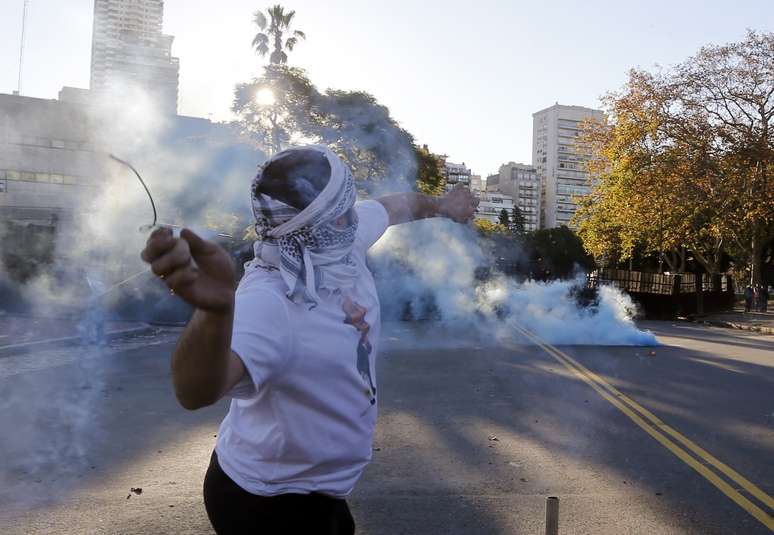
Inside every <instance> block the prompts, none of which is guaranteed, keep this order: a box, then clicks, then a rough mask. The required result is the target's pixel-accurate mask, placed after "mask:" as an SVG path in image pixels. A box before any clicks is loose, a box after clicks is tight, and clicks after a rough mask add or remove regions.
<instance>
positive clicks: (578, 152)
mask: <svg viewBox="0 0 774 535" xmlns="http://www.w3.org/2000/svg"><path fill="white" fill-rule="evenodd" d="M589 119H591V120H596V121H604V114H603V113H602V112H601V111H600V110H594V109H591V108H584V107H582V106H564V105H560V104H555V105H554V106H551V107H549V108H546V109H544V110H541V111H539V112H536V113H534V114H533V115H532V165H534V166H535V168H536V170H537V176H538V179H539V180H540V184H541V197H540V227H541V228H555V227H559V226H562V225H566V226H570V220H571V219H572V217H573V215H574V214H575V210H576V209H577V204H576V202H575V198H576V197H578V196H583V195H588V194H589V193H590V191H591V178H592V177H590V176H589V173H588V170H587V168H586V162H587V161H588V159H589V154H588V151H587V150H586V149H585V148H584V147H583V146H582V144H581V143H580V142H579V140H578V135H579V133H580V127H581V123H582V122H583V121H585V120H589Z"/></svg>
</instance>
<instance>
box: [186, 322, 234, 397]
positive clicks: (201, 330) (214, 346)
mask: <svg viewBox="0 0 774 535" xmlns="http://www.w3.org/2000/svg"><path fill="white" fill-rule="evenodd" d="M233 323H234V313H233V310H232V311H230V312H228V313H212V312H206V311H203V310H199V309H197V310H196V311H195V312H194V315H193V317H192V318H191V321H189V322H188V325H187V326H186V328H185V330H184V331H183V333H182V335H181V336H180V340H179V341H178V343H177V347H176V348H175V351H174V353H173V354H172V381H173V383H174V385H175V395H176V396H177V399H178V401H179V402H180V404H181V405H182V406H183V407H185V408H186V409H198V408H201V407H204V406H207V405H211V404H213V403H215V402H216V401H217V400H218V399H219V398H220V396H221V394H222V392H223V389H224V384H225V383H226V377H227V371H228V358H229V354H230V352H231V330H232V328H233Z"/></svg>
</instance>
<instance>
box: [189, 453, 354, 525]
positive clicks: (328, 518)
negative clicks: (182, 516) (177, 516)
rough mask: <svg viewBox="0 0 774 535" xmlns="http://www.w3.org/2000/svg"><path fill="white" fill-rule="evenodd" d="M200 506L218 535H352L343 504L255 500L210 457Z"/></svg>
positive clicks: (309, 497)
mask: <svg viewBox="0 0 774 535" xmlns="http://www.w3.org/2000/svg"><path fill="white" fill-rule="evenodd" d="M204 505H205V507H206V508H207V516H209V517H210V522H211V523H212V527H213V528H215V532H216V533H217V534H218V535H353V534H354V533H355V521H354V520H353V519H352V515H351V514H350V512H349V507H347V502H346V501H344V500H343V499H340V498H332V497H330V496H325V495H324V494H319V493H312V494H280V495H279V496H256V495H255V494H250V493H249V492H247V491H246V490H244V489H242V487H240V486H239V485H237V484H236V483H234V481H233V480H232V479H231V478H230V477H228V476H227V475H226V473H225V472H224V471H223V470H222V469H221V468H220V465H219V464H218V456H217V455H216V454H215V452H213V453H212V459H210V467H209V468H208V469H207V475H206V476H205V477H204Z"/></svg>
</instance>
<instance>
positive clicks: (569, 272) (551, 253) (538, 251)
mask: <svg viewBox="0 0 774 535" xmlns="http://www.w3.org/2000/svg"><path fill="white" fill-rule="evenodd" d="M525 248H526V249H527V251H529V255H530V271H531V274H532V276H533V277H534V278H536V279H538V280H551V279H566V278H569V277H572V276H573V275H575V272H576V271H577V270H578V269H580V270H582V271H585V272H589V271H591V270H593V269H594V268H595V267H596V265H595V263H594V259H593V258H592V257H591V255H590V254H588V253H587V252H586V250H585V249H584V247H583V242H582V241H581V239H580V238H579V237H578V235H577V234H575V232H573V231H572V230H571V229H570V228H568V227H565V226H564V225H563V226H561V227H557V228H550V229H541V230H536V231H534V232H530V233H528V234H527V235H526V238H525Z"/></svg>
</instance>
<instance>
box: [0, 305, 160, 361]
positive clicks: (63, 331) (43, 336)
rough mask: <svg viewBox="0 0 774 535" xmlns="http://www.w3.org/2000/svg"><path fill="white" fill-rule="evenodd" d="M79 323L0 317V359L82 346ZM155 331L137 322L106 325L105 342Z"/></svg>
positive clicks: (74, 321) (22, 317)
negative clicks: (47, 348) (53, 347)
mask: <svg viewBox="0 0 774 535" xmlns="http://www.w3.org/2000/svg"><path fill="white" fill-rule="evenodd" d="M80 322H81V320H80V319H77V318H46V317H36V316H27V315H22V314H7V313H0V357H2V356H3V355H6V354H8V353H18V352H23V351H29V350H31V349H35V348H40V347H44V346H50V345H69V344H78V343H81V341H82V338H83V332H82V329H79V323H80ZM152 330H154V328H153V327H151V326H150V325H148V324H147V323H142V322H138V321H106V322H105V323H104V331H103V333H102V338H104V341H110V340H114V339H115V338H119V337H122V336H131V335H136V334H144V333H147V332H150V331H152Z"/></svg>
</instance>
